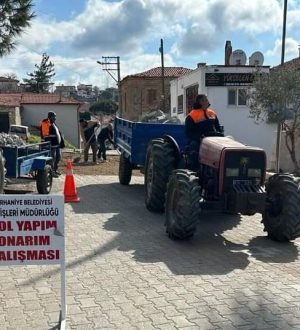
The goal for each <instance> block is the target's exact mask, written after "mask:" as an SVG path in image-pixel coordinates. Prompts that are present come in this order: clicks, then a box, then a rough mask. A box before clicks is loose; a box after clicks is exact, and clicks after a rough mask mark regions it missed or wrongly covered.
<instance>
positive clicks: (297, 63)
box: [272, 57, 300, 69]
mask: <svg viewBox="0 0 300 330" xmlns="http://www.w3.org/2000/svg"><path fill="white" fill-rule="evenodd" d="M284 65H294V66H295V67H297V68H300V57H296V58H293V59H292V60H290V61H287V62H284ZM278 67H280V65H277V66H274V67H273V68H272V69H276V68H278Z"/></svg>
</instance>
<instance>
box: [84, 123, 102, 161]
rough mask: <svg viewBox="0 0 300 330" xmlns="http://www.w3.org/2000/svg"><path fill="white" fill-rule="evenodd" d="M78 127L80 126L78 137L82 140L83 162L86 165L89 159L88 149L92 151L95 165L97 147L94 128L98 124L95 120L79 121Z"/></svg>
mask: <svg viewBox="0 0 300 330" xmlns="http://www.w3.org/2000/svg"><path fill="white" fill-rule="evenodd" d="M79 125H80V136H81V138H82V140H83V143H84V147H83V148H84V149H83V150H84V162H85V163H87V162H88V159H89V150H90V148H91V149H92V154H93V163H94V164H96V163H97V159H96V156H97V150H98V145H97V141H96V134H95V133H96V132H95V130H96V128H98V127H99V126H100V123H99V122H98V121H95V120H84V119H80V120H79Z"/></svg>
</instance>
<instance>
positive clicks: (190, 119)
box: [185, 94, 222, 143]
mask: <svg viewBox="0 0 300 330" xmlns="http://www.w3.org/2000/svg"><path fill="white" fill-rule="evenodd" d="M209 106H210V104H209V101H208V99H207V97H206V95H204V94H199V95H198V96H197V97H196V101H195V103H194V105H193V109H192V111H191V112H190V113H189V114H188V115H187V117H186V119H185V134H186V136H187V137H188V138H189V139H190V140H193V141H196V142H199V143H200V140H201V139H202V138H203V137H204V136H209V135H214V132H216V133H222V129H221V126H220V123H219V119H218V117H217V114H216V112H215V111H214V110H213V109H211V108H209ZM216 135H217V134H216Z"/></svg>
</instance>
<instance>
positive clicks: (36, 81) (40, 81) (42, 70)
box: [23, 53, 55, 93]
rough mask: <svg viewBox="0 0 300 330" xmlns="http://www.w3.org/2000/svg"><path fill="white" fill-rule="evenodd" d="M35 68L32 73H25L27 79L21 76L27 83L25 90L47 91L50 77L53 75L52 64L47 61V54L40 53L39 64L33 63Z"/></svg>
mask: <svg viewBox="0 0 300 330" xmlns="http://www.w3.org/2000/svg"><path fill="white" fill-rule="evenodd" d="M35 67H36V68H37V70H35V71H33V72H32V73H27V75H28V76H29V77H30V78H29V79H27V78H23V80H24V83H25V84H26V85H27V87H26V90H27V91H30V92H33V93H47V92H49V88H50V85H52V84H53V83H51V78H52V77H54V76H55V72H54V64H53V63H52V62H51V61H49V56H48V55H47V54H46V53H44V54H43V55H42V60H41V64H40V65H38V64H35Z"/></svg>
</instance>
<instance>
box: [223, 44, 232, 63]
mask: <svg viewBox="0 0 300 330" xmlns="http://www.w3.org/2000/svg"><path fill="white" fill-rule="evenodd" d="M231 53H232V47H231V41H230V40H226V43H225V65H227V66H228V65H230V64H229V59H230V55H231Z"/></svg>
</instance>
